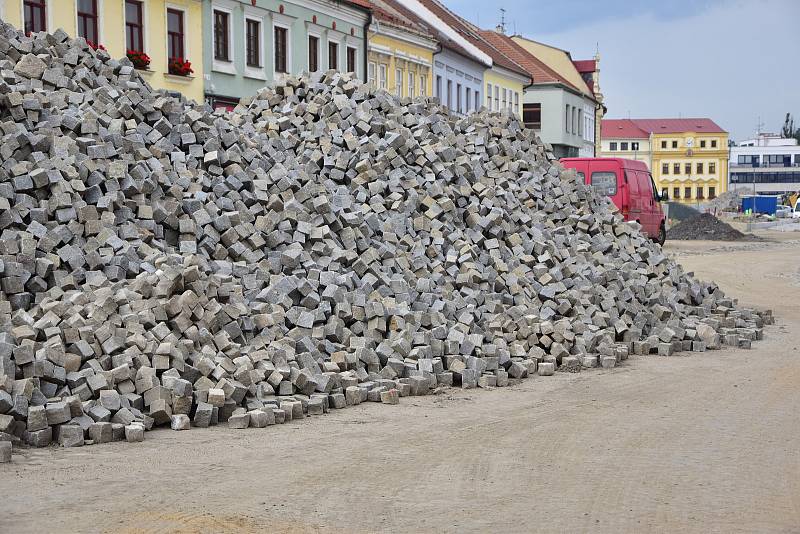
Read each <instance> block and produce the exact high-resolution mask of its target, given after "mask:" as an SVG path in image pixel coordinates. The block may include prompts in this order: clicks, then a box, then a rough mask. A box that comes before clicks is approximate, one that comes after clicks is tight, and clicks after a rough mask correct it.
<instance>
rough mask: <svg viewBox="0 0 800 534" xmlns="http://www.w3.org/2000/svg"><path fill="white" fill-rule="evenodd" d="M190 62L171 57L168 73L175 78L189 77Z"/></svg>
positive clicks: (190, 72)
mask: <svg viewBox="0 0 800 534" xmlns="http://www.w3.org/2000/svg"><path fill="white" fill-rule="evenodd" d="M193 72H194V70H192V62H191V61H189V60H188V59H184V58H180V57H173V58H170V60H169V73H170V74H173V75H175V76H189V75H190V74H192V73H193Z"/></svg>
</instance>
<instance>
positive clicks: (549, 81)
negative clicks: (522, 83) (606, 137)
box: [492, 32, 598, 158]
mask: <svg viewBox="0 0 800 534" xmlns="http://www.w3.org/2000/svg"><path fill="white" fill-rule="evenodd" d="M517 40H518V38H517V37H516V36H514V37H510V36H507V35H503V34H502V33H499V32H494V35H493V36H492V42H493V43H494V44H495V47H496V48H498V50H500V51H501V52H502V53H503V54H504V55H506V56H507V57H509V58H511V59H512V60H513V61H514V62H515V63H516V64H518V65H520V66H522V67H523V68H524V69H525V71H526V72H527V73H528V75H529V76H530V78H531V79H532V80H533V82H532V83H531V84H529V85H527V86H526V87H525V89H524V92H523V96H522V121H523V123H524V124H525V127H526V128H530V129H532V130H535V131H536V133H537V134H538V135H539V137H540V138H541V139H542V141H544V142H545V143H547V144H549V145H550V147H551V149H552V151H553V154H554V155H555V156H556V157H558V158H563V157H578V156H585V157H592V156H594V154H595V149H594V147H595V135H596V128H595V106H597V105H598V102H597V101H596V100H595V99H594V96H593V95H592V94H591V91H590V89H589V88H588V86H586V84H585V82H584V81H583V79H582V78H581V77H580V75H579V74H578V73H577V70H576V69H575V67H574V65H572V67H569V68H571V69H572V70H573V71H574V74H575V77H577V80H578V83H579V84H580V85H575V84H573V83H572V82H571V81H570V80H568V79H567V77H566V76H564V75H562V74H561V73H559V72H556V71H555V70H554V69H552V68H551V67H550V66H548V65H547V64H546V63H544V62H543V61H541V60H540V59H539V58H538V57H537V56H536V55H535V54H533V53H531V52H530V51H529V50H527V49H526V48H524V47H522V46H521V45H520V44H519V43H518V42H517ZM571 64H572V63H571V62H570V65H571ZM581 85H582V86H583V87H581Z"/></svg>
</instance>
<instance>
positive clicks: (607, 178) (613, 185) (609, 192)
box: [592, 172, 617, 197]
mask: <svg viewBox="0 0 800 534" xmlns="http://www.w3.org/2000/svg"><path fill="white" fill-rule="evenodd" d="M592 187H593V188H594V190H595V191H596V192H597V193H599V194H601V195H606V196H609V197H611V196H614V195H616V194H617V175H616V174H614V173H613V172H593V173H592Z"/></svg>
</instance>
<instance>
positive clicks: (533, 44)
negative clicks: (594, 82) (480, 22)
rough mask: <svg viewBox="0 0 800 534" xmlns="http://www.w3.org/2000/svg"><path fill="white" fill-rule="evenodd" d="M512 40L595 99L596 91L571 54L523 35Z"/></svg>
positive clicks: (513, 37)
mask: <svg viewBox="0 0 800 534" xmlns="http://www.w3.org/2000/svg"><path fill="white" fill-rule="evenodd" d="M511 39H512V40H513V41H514V42H515V43H517V45H519V46H520V47H521V48H522V49H523V50H525V51H526V52H528V53H529V54H531V55H533V56H536V58H537V59H539V60H540V61H541V62H542V63H544V64H546V65H547V66H548V67H550V68H551V69H552V70H553V71H555V72H557V73H558V75H559V76H560V77H561V78H563V79H565V80H568V81H569V83H570V84H571V85H572V86H573V87H575V88H577V89H578V90H579V91H580V92H581V93H583V94H585V95H587V96H590V97H591V98H593V99H594V98H595V96H594V90H593V89H592V88H591V87H589V84H588V83H587V82H586V79H585V78H584V77H583V74H582V73H581V72H579V71H578V69H577V67H576V66H575V63H574V62H573V61H572V56H571V55H570V53H569V52H567V51H566V50H562V49H561V48H558V47H555V46H552V45H549V44H546V43H540V42H539V41H534V40H533V39H528V38H527V37H523V36H522V35H513V36H512V37H511Z"/></svg>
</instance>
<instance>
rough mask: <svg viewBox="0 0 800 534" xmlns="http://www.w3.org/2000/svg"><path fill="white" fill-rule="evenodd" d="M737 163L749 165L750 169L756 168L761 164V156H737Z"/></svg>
mask: <svg viewBox="0 0 800 534" xmlns="http://www.w3.org/2000/svg"><path fill="white" fill-rule="evenodd" d="M737 162H738V164H739V165H750V166H752V167H758V166H759V164H760V162H761V156H752V155H744V156H739V158H738V160H737Z"/></svg>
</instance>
